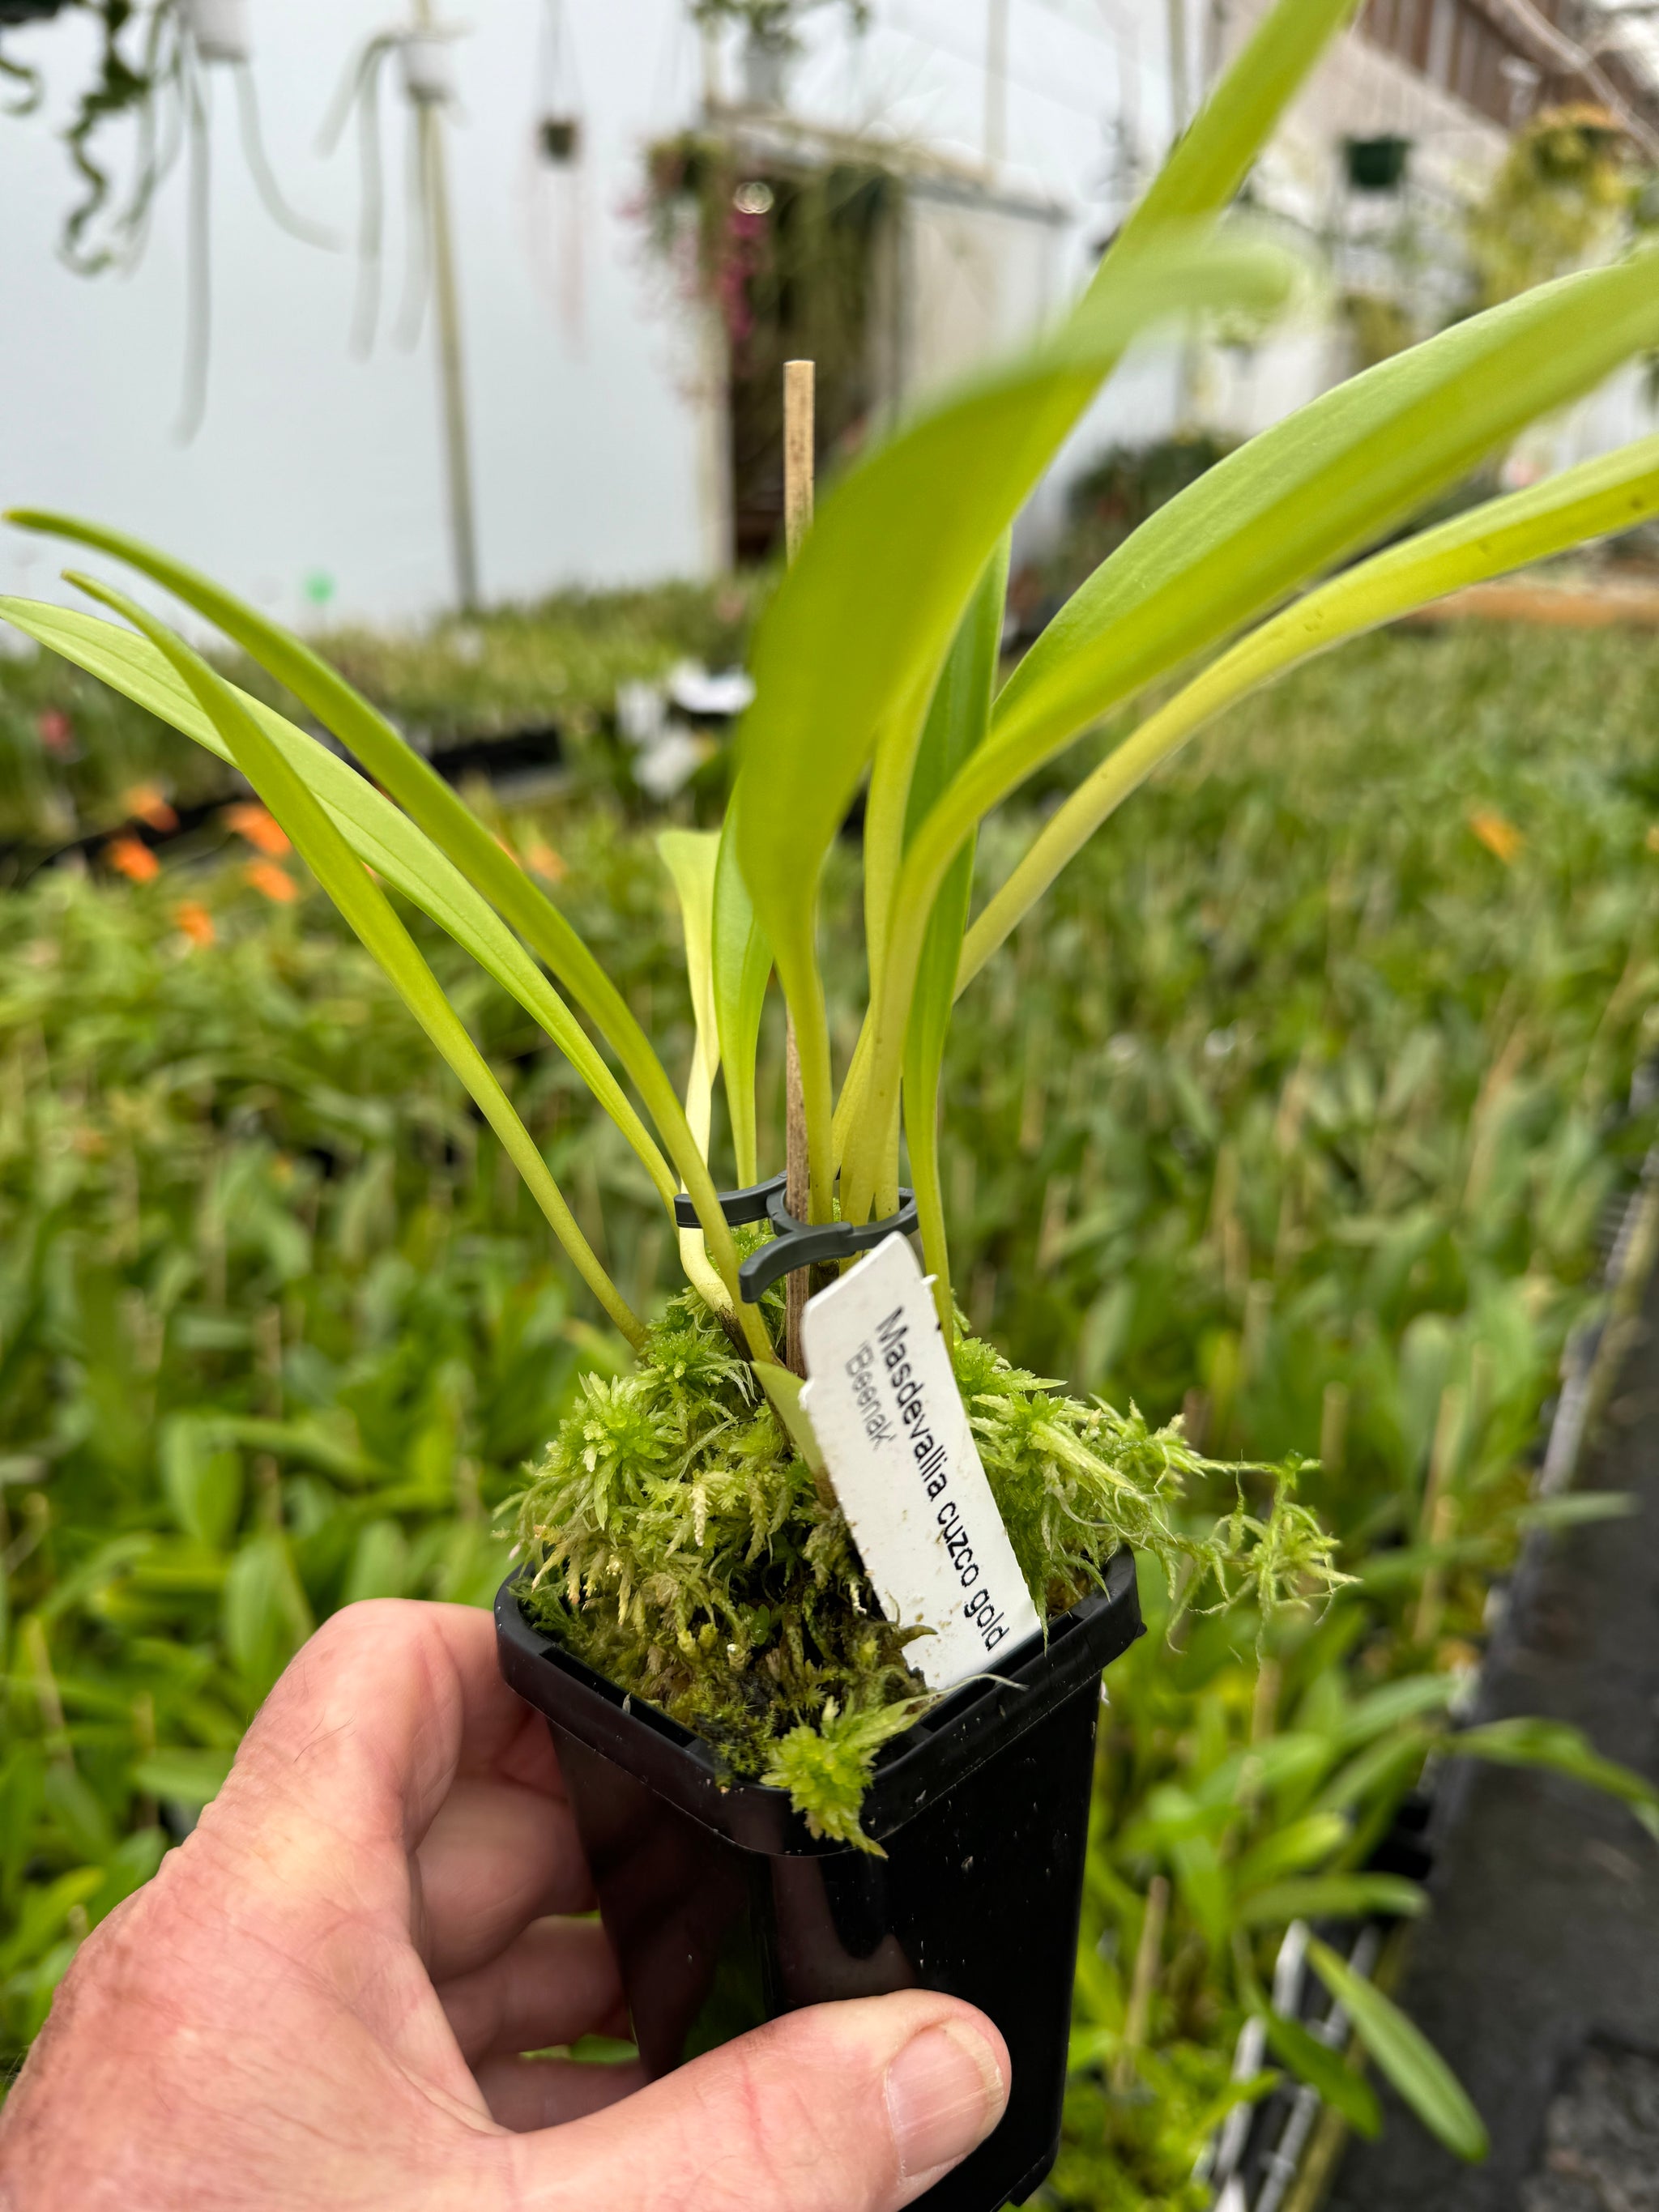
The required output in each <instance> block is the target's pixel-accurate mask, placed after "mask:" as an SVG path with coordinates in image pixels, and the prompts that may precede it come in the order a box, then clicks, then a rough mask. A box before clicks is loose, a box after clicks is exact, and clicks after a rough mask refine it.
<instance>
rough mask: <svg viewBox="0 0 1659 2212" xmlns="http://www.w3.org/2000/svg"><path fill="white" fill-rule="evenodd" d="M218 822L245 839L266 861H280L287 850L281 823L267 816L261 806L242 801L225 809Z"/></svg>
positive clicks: (286, 840) (287, 843)
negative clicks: (263, 855)
mask: <svg viewBox="0 0 1659 2212" xmlns="http://www.w3.org/2000/svg"><path fill="white" fill-rule="evenodd" d="M219 818H220V820H221V821H222V823H224V825H225V827H226V829H234V831H235V832H236V834H237V836H239V837H246V839H247V842H248V843H249V844H250V845H252V847H253V848H254V850H255V851H256V852H258V853H263V854H265V856H266V857H267V859H269V860H281V858H282V857H283V854H284V853H286V852H287V851H288V850H289V842H288V839H287V837H286V836H284V835H283V826H282V824H281V823H279V822H278V821H276V819H275V817H273V816H271V815H270V814H268V813H267V812H266V811H265V810H264V807H263V806H256V805H252V803H251V802H250V801H248V800H246V799H244V800H242V801H241V802H240V804H239V805H235V806H228V807H226V809H225V811H224V812H223V813H222V815H221V816H220V817H219Z"/></svg>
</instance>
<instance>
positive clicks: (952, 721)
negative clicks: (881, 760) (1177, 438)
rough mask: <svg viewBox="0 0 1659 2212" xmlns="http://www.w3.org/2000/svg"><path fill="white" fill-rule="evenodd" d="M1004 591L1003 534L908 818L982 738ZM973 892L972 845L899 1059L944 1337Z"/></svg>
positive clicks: (930, 721)
mask: <svg viewBox="0 0 1659 2212" xmlns="http://www.w3.org/2000/svg"><path fill="white" fill-rule="evenodd" d="M1007 596H1008V540H1007V538H1003V539H1002V541H1001V543H1000V545H999V546H998V548H997V550H996V551H995V552H994V554H993V555H992V556H991V558H990V560H989V562H987V564H986V569H985V574H984V575H983V576H982V577H981V580H980V582H979V586H978V588H977V590H976V591H975V593H974V596H973V598H972V599H970V600H969V603H968V611H967V613H966V614H965V615H964V616H963V619H962V627H961V628H960V629H958V630H957V635H956V641H955V643H954V644H953V645H952V646H951V651H950V653H949V655H948V656H947V658H946V659H945V667H944V670H943V671H942V673H941V674H940V677H939V684H938V685H937V687H936V689H935V690H934V693H933V704H932V706H931V707H930V708H929V709H928V713H927V727H926V729H925V730H924V732H923V733H922V740H921V748H920V750H919V751H918V753H917V756H916V763H915V774H914V775H913V776H912V778H911V783H910V814H911V818H912V820H913V821H914V822H917V823H920V822H921V821H922V820H923V819H924V818H925V817H926V816H927V811H928V809H929V808H930V807H931V806H932V805H933V802H934V801H935V799H938V797H939V793H941V792H942V791H943V790H944V789H945V787H946V785H947V784H948V783H949V782H950V781H951V777H952V776H953V775H955V774H956V772H957V769H959V768H960V767H961V765H962V763H963V761H964V760H966V759H967V757H968V756H969V753H970V752H972V751H973V750H974V748H975V745H977V744H980V743H981V740H982V739H983V738H984V735H985V732H986V730H987V726H989V723H990V719H991V695H992V691H993V690H994V686H995V684H996V675H997V659H998V654H999V653H1000V648H1001V643H1002V616H1003V608H1004V605H1005V604H1006V599H1007ZM973 888H974V851H973V846H972V844H971V842H970V843H969V844H968V845H965V846H964V847H963V849H962V851H961V852H960V853H958V854H957V857H956V859H955V860H954V861H953V862H952V863H951V870H950V872H949V874H948V875H947V876H946V877H945V882H944V884H942V885H941V887H940V890H939V897H938V899H937V900H936V902H934V906H933V917H932V919H931V921H929V923H928V927H927V945H926V946H925V947H924V949H923V952H922V957H921V970H920V972H919V974H918V975H917V978H916V995H915V1001H914V1003H913V1004H912V1006H911V1009H910V1035H909V1038H908V1043H907V1046H906V1049H905V1058H904V1118H905V1129H906V1134H907V1136H908V1141H909V1151H910V1179H911V1182H912V1183H913V1184H914V1186H915V1194H916V1211H917V1217H918V1218H919V1220H920V1223H921V1248H922V1254H923V1257H924V1258H925V1260H926V1261H927V1271H928V1273H930V1274H931V1275H932V1276H933V1297H934V1300H935V1302H936V1304H938V1307H939V1326H940V1328H942V1329H943V1330H944V1332H945V1342H946V1344H947V1345H948V1344H951V1343H952V1342H953V1341H954V1340H955V1337H956V1318H957V1317H956V1307H955V1303H954V1301H953V1300H952V1298H951V1253H950V1246H949V1243H948V1241H947V1239H946V1236H945V1193H944V1188H943V1187H942V1185H941V1183H940V1182H939V1071H940V1069H941V1067H942V1066H943V1064H944V1060H945V1038H946V1036H948V1034H949V1032H950V1027H951V1005H952V1003H953V1001H954V1000H955V996H956V981H957V961H958V960H959V959H960V957H961V954H962V938H963V930H964V929H965V928H966V927H967V924H968V906H969V900H970V899H971V897H972V896H973ZM890 1175H891V1182H892V1185H893V1188H890V1189H883V1190H882V1191H880V1192H879V1193H878V1199H877V1204H878V1209H879V1210H880V1211H882V1212H891V1211H892V1209H893V1208H894V1207H895V1206H896V1205H897V1202H898V1193H897V1188H896V1184H897V1180H898V1177H897V1173H896V1162H895V1163H894V1165H893V1168H892V1169H891V1170H890Z"/></svg>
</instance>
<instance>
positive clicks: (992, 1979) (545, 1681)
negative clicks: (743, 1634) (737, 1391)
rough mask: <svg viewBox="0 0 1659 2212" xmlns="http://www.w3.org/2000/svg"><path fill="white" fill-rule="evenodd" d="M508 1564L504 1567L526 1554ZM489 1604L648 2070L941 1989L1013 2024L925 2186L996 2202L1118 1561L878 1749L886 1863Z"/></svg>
mask: <svg viewBox="0 0 1659 2212" xmlns="http://www.w3.org/2000/svg"><path fill="white" fill-rule="evenodd" d="M522 1571H523V1570H520V1572H522ZM517 1579H518V1577H516V1576H514V1577H512V1578H511V1579H509V1580H508V1581H507V1583H504V1584H503V1586H502V1588H501V1592H500V1595H498V1596H497V1598H496V1601H495V1624H496V1631H497V1635H498V1638H499V1644H500V1650H501V1671H502V1673H503V1674H504V1675H505V1676H506V1679H507V1681H508V1682H509V1683H510V1684H511V1685H512V1686H513V1689H515V1690H516V1691H517V1692H518V1693H519V1695H520V1697H521V1698H524V1699H526V1700H527V1701H528V1702H529V1703H530V1704H531V1705H534V1706H535V1707H536V1709H537V1710H538V1711H539V1712H542V1713H544V1714H545V1715H546V1717H547V1721H548V1724H549V1726H550V1729H552V1731H553V1740H554V1742H555V1743H556V1745H557V1747H558V1753H559V1759H560V1763H561V1765H562V1769H563V1773H564V1781H565V1786H566V1788H567V1790H568V1792H569V1796H570V1802H571V1806H572V1808H573V1809H574V1813H575V1816H576V1823H577V1826H578V1828H579V1830H580V1834H581V1838H582V1842H583V1844H584V1845H585V1847H586V1852H587V1857H588V1863H589V1865H590V1866H591V1868H592V1874H593V1881H594V1885H595V1887H596V1888H597V1890H598V1893H599V1911H600V1914H601V1917H603V1919H604V1922H605V1929H606V1930H607V1932H608V1934H609V1935H610V1937H611V1942H612V1943H613V1944H614V1945H615V1947H616V1951H617V1959H618V1960H619V1961H620V1963H621V1966H622V1973H623V1983H624V1984H625V1986H626V1989H627V1992H628V2002H629V2009H630V2011H631V2013H632V2015H633V2021H634V2033H635V2040H636V2041H637V2043H638V2045H639V2049H640V2055H641V2058H642V2060H643V2062H644V2063H645V2067H646V2070H647V2073H648V2074H650V2075H652V2077H653V2079H654V2078H655V2077H656V2076H658V2075H662V2074H666V2073H669V2072H670V2071H671V2069H673V2068H674V2067H676V2066H678V2065H680V2064H681V2063H683V2062H684V2060H686V2059H688V2058H692V2057H696V2055H697V2054H698V2052H700V2051H708V2050H711V2049H713V2048H714V2045H717V2044H720V2043H724V2042H726V2041H727V2040H728V2039H730V2038H731V2037H732V2036H734V2035H740V2034H741V2033H743V2032H744V2030H745V2029H746V2028H750V2027H758V2026H759V2025H760V2023H761V2022H762V2021H767V2020H771V2019H774V2018H775V2017H776V2016H777V2015H779V2014H781V2013H786V2012H793V2010H795V2009H796V2008H798V2007H799V2006H801V2005H811V2004H818V2003H821V2002H824V2001H826V2000H828V1999H831V1998H839V1997H857V1996H878V1995H883V1994H884V1993H885V1992H887V1991H888V1990H906V1989H928V1990H943V1991H945V1992H946V1993H947V1994H949V1995H950V1996H957V1997H963V1998H965V1999H966V2000H967V2001H968V2002H969V2003H970V2004H975V2005H977V2006H979V2007H980V2008H981V2009H982V2010H983V2011H985V2012H987V2013H988V2014H989V2015H990V2016H991V2018H992V2019H993V2020H994V2021H995V2022H996V2024H997V2026H998V2027H1000V2029H1001V2031H1002V2033H1003V2034H1004V2036H1005V2037H1006V2039H1007V2043H1008V2048H1009V2051H1010V2052H1011V2054H1012V2058H1013V2075H1014V2078H1013V2092H1012V2096H1011V2097H1010V2100H1009V2103H1008V2109H1007V2111H1006V2113H1005V2114H1004V2116H1003V2118H1002V2120H1001V2122H1000V2124H999V2126H998V2127H997V2129H996V2130H995V2132H994V2134H993V2135H992V2136H990V2137H989V2138H988V2139H987V2141H986V2142H983V2143H982V2144H981V2146H980V2148H979V2149H978V2150H976V2151H975V2153H974V2154H973V2155H972V2156H971V2157H970V2158H968V2159H966V2160H964V2161H963V2164H962V2165H961V2166H958V2167H957V2169H956V2171H955V2172H953V2173H951V2174H948V2175H947V2176H946V2177H945V2179H944V2180H943V2181H941V2182H939V2184H938V2185H936V2186H935V2187H933V2189H931V2190H929V2191H927V2195H926V2196H925V2197H921V2198H919V2199H918V2200H917V2202H918V2204H919V2205H925V2206H927V2208H928V2212H995V2208H997V2207H998V2206H1000V2205H1002V2204H1005V2203H1008V2202H1010V2201H1011V2200H1012V2201H1013V2202H1015V2203H1018V2202H1020V2201H1022V2200H1023V2199H1024V2197H1027V2196H1029V2195H1030V2192H1031V2191H1033V2190H1034V2189H1035V2188H1036V2186H1037V2185H1038V2183H1039V2182H1040V2181H1042V2179H1043V2177H1044V2175H1045V2174H1046V2173H1047V2172H1048V2169H1049V2167H1050V2166H1052V2165H1053V2163H1054V2156H1055V2153H1056V2152H1057V2150H1058V2148H1059V2146H1060V2105H1061V2101H1062V2100H1063V2097H1064V2094H1065V2088H1066V2039H1067V2033H1068V2031H1069V2027H1070V2023H1071V2003H1072V1977H1073V1968H1074V1966H1075V1963H1076V1954H1077V1935H1078V1917H1079V1907H1080V1905H1081V1900H1082V1893H1083V1863H1084V1855H1085V1849H1086V1846H1087V1842H1088V1832H1089V1794H1090V1785H1091V1780H1092V1777H1093V1769H1094V1742H1095V1721H1096V1717H1097V1713H1098V1711H1099V1707H1100V1676H1101V1670H1102V1669H1103V1668H1104V1667H1106V1666H1107V1665H1108V1664H1109V1662H1111V1661H1112V1660H1114V1659H1115V1658H1117V1657H1118V1656H1119V1655H1120V1654H1121V1652H1124V1651H1126V1650H1127V1649H1128V1647H1129V1646H1130V1644H1133V1641H1134V1639H1135V1638H1136V1637H1137V1636H1139V1634H1140V1633H1141V1621H1140V1607H1139V1601H1138V1598H1137V1596H1136V1592H1135V1571H1134V1562H1133V1559H1132V1558H1131V1557H1130V1555H1129V1553H1127V1551H1125V1552H1120V1553H1118V1554H1117V1556H1116V1557H1115V1559H1112V1560H1111V1562H1110V1563H1109V1566H1108V1568H1107V1571H1106V1577H1105V1581H1106V1587H1105V1589H1103V1591H1101V1592H1099V1593H1097V1595H1092V1596H1090V1597H1086V1598H1085V1599H1084V1600H1083V1601H1082V1602H1081V1603H1080V1604H1079V1605H1076V1606H1073V1608H1072V1610H1071V1611H1070V1612H1069V1613H1064V1614H1062V1615H1061V1617H1060V1619H1059V1620H1054V1621H1051V1622H1050V1624H1049V1626H1048V1641H1047V1643H1046V1644H1044V1642H1043V1641H1042V1638H1032V1640H1031V1641H1030V1643H1029V1644H1025V1645H1024V1646H1023V1647H1022V1648H1021V1649H1020V1650H1018V1651H1016V1652H1015V1653H1013V1654H1012V1656H1010V1657H1009V1658H1008V1659H1007V1660H1006V1661H1005V1662H1003V1664H1002V1665H1001V1666H1000V1667H999V1668H998V1670H997V1677H996V1678H995V1679H994V1680H993V1679H988V1678H987V1679H983V1680H976V1681H972V1682H968V1683H964V1684H963V1686H962V1687H961V1688H960V1689H957V1690H954V1691H952V1692H951V1693H950V1694H949V1695H948V1696H947V1697H945V1699H942V1700H941V1702H940V1703H939V1705H936V1706H934V1707H933V1710H932V1711H930V1712H928V1713H927V1714H925V1715H924V1716H923V1717H922V1718H921V1720H919V1721H918V1722H917V1723H916V1724H915V1727H914V1728H912V1729H908V1731H907V1732H906V1733H905V1734H904V1735H902V1736H897V1737H896V1738H895V1739H894V1740H893V1741H892V1742H890V1744H888V1745H887V1746H886V1747H884V1750H883V1752H882V1753H881V1755H880V1757H879V1759H878V1761H877V1764H876V1770H875V1776H874V1779H873V1781H872V1784H871V1787H870V1790H869V1794H868V1796H866V1799H865V1802H864V1826H865V1830H866V1833H867V1834H868V1835H869V1836H870V1837H871V1838H872V1839H873V1840H874V1841H876V1842H877V1843H878V1844H880V1845H881V1846H882V1849H883V1850H884V1852H885V1853H886V1856H885V1857H884V1858H875V1857H872V1856H871V1855H870V1854H869V1853H868V1852H865V1851H857V1850H848V1848H847V1847H846V1846H845V1845H844V1844H836V1843H833V1842H829V1841H826V1840H823V1839H821V1838H813V1837H812V1836H811V1835H810V1834H809V1833H808V1832H807V1827H806V1823H805V1820H802V1819H801V1817H800V1816H799V1814H797V1813H796V1812H795V1811H794V1810H793V1808H792V1807H791V1805H790V1802H789V1799H788V1796H787V1793H786V1792H785V1791H783V1790H769V1789H766V1788H764V1787H763V1785H762V1784H758V1783H752V1782H739V1783H736V1784H732V1786H730V1787H729V1788H722V1786H721V1784H720V1779H719V1770H718V1766H717V1763H716V1760H715V1757H714V1753H713V1752H712V1751H711V1750H710V1749H709V1747H708V1745H706V1744H705V1743H703V1742H702V1741H701V1740H700V1739H699V1738H698V1737H696V1736H695V1735H692V1734H691V1733H690V1730H689V1729H684V1728H682V1727H680V1726H679V1725H678V1723H676V1722H674V1721H671V1720H670V1719H669V1718H667V1717H666V1716H665V1714H662V1713H659V1712H658V1711H655V1710H654V1709H653V1707H652V1706H650V1705H645V1704H643V1703H642V1702H641V1701H640V1700H639V1699H630V1698H629V1697H627V1696H625V1695H624V1694H623V1692H622V1691H621V1690H619V1689H618V1688H617V1686H616V1685H615V1684H614V1683H612V1682H609V1681H607V1680H605V1678H604V1677H603V1676H602V1675H599V1674H595V1673H593V1671H592V1668H587V1667H585V1666H583V1664H582V1663H581V1662H580V1660H579V1659H574V1658H572V1657H571V1656H570V1655H569V1654H568V1652H566V1651H564V1650H562V1649H561V1648H560V1646H559V1645H558V1644H556V1643H554V1642H553V1641H551V1640H550V1638H548V1637H547V1636H546V1635H544V1633H543V1632H541V1631H540V1630H538V1629H537V1628H535V1627H533V1626H532V1625H531V1624H530V1623H529V1622H528V1621H527V1620H526V1619H525V1616H524V1614H523V1613H522V1612H521V1611H520V1607H519V1603H518V1599H517V1596H516V1595H515V1593H514V1588H513V1584H514V1583H515V1582H516V1581H517Z"/></svg>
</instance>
